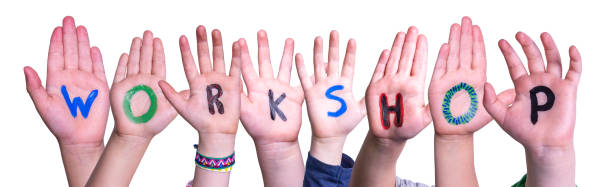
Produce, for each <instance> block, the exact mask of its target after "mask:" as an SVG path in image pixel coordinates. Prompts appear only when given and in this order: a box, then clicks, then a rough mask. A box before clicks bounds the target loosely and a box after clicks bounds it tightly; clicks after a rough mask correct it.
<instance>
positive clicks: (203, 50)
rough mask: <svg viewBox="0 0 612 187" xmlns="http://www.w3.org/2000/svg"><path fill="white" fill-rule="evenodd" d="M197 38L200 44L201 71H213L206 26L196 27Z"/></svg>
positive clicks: (199, 60)
mask: <svg viewBox="0 0 612 187" xmlns="http://www.w3.org/2000/svg"><path fill="white" fill-rule="evenodd" d="M196 38H197V45H198V62H199V66H200V73H207V72H210V71H212V66H211V62H210V53H209V51H210V50H209V49H208V37H207V35H206V27H204V26H202V25H200V26H198V28H197V29H196Z"/></svg>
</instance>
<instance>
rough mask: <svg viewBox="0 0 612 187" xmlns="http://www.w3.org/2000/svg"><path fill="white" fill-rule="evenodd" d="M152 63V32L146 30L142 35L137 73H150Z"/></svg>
mask: <svg viewBox="0 0 612 187" xmlns="http://www.w3.org/2000/svg"><path fill="white" fill-rule="evenodd" d="M152 63H153V32H151V31H149V30H147V31H145V32H144V34H143V35H142V48H140V62H139V64H140V66H139V69H138V73H140V74H151V66H152Z"/></svg>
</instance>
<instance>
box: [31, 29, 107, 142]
mask: <svg viewBox="0 0 612 187" xmlns="http://www.w3.org/2000/svg"><path fill="white" fill-rule="evenodd" d="M24 72H25V76H26V85H27V90H28V93H30V97H31V98H32V101H34V105H35V106H36V110H38V113H39V114H40V116H41V117H42V119H43V121H44V122H45V124H46V125H47V127H48V128H49V130H51V133H53V135H55V137H56V138H57V140H58V141H59V143H60V145H95V146H101V147H103V146H104V142H103V141H104V140H103V139H104V129H105V128H106V120H107V119H108V109H109V107H110V106H109V105H110V104H109V97H108V84H107V83H106V76H105V75H104V64H102V54H100V49H98V48H97V47H90V46H89V37H88V34H87V30H86V29H85V27H84V26H79V27H77V28H75V25H74V19H73V18H72V17H66V18H64V21H63V27H57V28H55V30H53V34H52V35H51V44H50V46H49V58H48V60H47V85H46V89H45V87H43V86H42V84H41V81H40V78H39V77H38V74H37V73H36V71H34V69H32V68H30V67H25V68H24Z"/></svg>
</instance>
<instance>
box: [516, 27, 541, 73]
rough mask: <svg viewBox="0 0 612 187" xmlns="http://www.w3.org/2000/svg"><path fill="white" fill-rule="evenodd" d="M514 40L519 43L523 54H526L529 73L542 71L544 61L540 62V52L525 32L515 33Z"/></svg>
mask: <svg viewBox="0 0 612 187" xmlns="http://www.w3.org/2000/svg"><path fill="white" fill-rule="evenodd" d="M516 40H517V41H518V42H519V43H520V44H521V47H522V48H523V51H524V52H525V55H526V56H527V66H528V67H529V73H530V74H531V73H544V71H545V70H544V62H542V54H541V53H540V49H538V46H536V44H535V42H533V40H531V38H529V36H527V35H526V34H525V33H523V32H518V33H516Z"/></svg>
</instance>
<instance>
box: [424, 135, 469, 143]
mask: <svg viewBox="0 0 612 187" xmlns="http://www.w3.org/2000/svg"><path fill="white" fill-rule="evenodd" d="M434 139H435V140H436V141H439V142H441V143H465V142H474V134H473V133H470V134H452V135H451V134H438V133H435V135H434Z"/></svg>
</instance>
